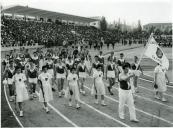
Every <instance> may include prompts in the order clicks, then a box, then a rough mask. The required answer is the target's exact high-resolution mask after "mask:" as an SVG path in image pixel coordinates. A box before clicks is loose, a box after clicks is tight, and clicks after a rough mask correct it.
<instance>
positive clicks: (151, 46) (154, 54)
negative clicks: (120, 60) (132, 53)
mask: <svg viewBox="0 0 173 128" xmlns="http://www.w3.org/2000/svg"><path fill="white" fill-rule="evenodd" d="M144 55H145V56H147V57H149V58H151V59H152V60H154V61H155V62H157V63H159V64H160V65H162V66H163V67H164V68H166V69H167V70H168V68H169V60H168V58H167V57H166V56H165V54H164V53H163V51H162V49H161V48H160V47H159V45H158V44H157V42H156V41H155V39H154V38H153V37H151V38H150V39H149V41H148V44H147V48H146V51H145V53H144Z"/></svg>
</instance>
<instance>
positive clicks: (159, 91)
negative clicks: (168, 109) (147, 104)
mask: <svg viewBox="0 0 173 128" xmlns="http://www.w3.org/2000/svg"><path fill="white" fill-rule="evenodd" d="M166 80H167V81H168V84H169V78H168V76H167V74H166V69H165V68H164V67H162V66H161V65H160V64H158V65H157V66H156V67H155V69H154V84H155V85H156V86H157V87H156V95H155V98H156V99H159V100H161V101H163V102H165V101H167V100H166V99H165V97H164V93H165V92H166V90H167V85H166Z"/></svg>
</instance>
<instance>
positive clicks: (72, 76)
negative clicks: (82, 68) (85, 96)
mask: <svg viewBox="0 0 173 128" xmlns="http://www.w3.org/2000/svg"><path fill="white" fill-rule="evenodd" d="M67 80H68V81H69V84H70V85H77V80H78V75H77V74H72V73H70V74H69V75H68V77H67Z"/></svg>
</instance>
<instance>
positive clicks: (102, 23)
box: [100, 16, 107, 31]
mask: <svg viewBox="0 0 173 128" xmlns="http://www.w3.org/2000/svg"><path fill="white" fill-rule="evenodd" d="M100 29H101V30H102V31H106V30H107V21H106V18H105V17H104V16H102V18H101V21H100Z"/></svg>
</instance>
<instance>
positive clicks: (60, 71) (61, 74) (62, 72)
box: [54, 57, 67, 97]
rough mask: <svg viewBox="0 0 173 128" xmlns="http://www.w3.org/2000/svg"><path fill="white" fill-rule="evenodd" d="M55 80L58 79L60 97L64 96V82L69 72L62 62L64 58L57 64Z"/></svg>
mask: <svg viewBox="0 0 173 128" xmlns="http://www.w3.org/2000/svg"><path fill="white" fill-rule="evenodd" d="M54 70H55V78H56V85H57V86H58V91H59V97H61V96H62V94H63V93H64V92H63V87H64V80H65V78H66V74H67V70H66V66H65V64H64V63H63V62H62V58H61V57H60V58H59V59H58V63H57V64H55V69H54Z"/></svg>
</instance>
